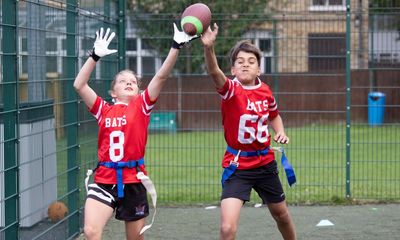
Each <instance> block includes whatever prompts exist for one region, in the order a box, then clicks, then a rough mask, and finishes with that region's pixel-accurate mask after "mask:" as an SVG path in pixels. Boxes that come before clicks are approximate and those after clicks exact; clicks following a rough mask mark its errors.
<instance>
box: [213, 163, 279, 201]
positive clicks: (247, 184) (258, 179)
mask: <svg viewBox="0 0 400 240" xmlns="http://www.w3.org/2000/svg"><path fill="white" fill-rule="evenodd" d="M251 189H254V190H255V191H256V192H257V193H258V195H259V196H260V198H261V199H262V201H263V204H267V203H279V202H282V201H284V200H285V193H284V192H283V188H282V184H281V181H280V179H279V171H278V166H277V163H276V161H273V162H271V163H268V164H267V165H264V166H261V167H258V168H254V169H248V170H236V171H235V172H234V173H233V174H232V175H231V176H230V177H229V178H228V179H227V180H226V181H225V183H224V188H223V190H222V195H221V200H223V199H225V198H238V199H241V200H243V201H244V202H246V201H250V193H251Z"/></svg>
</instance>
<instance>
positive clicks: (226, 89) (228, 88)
mask: <svg viewBox="0 0 400 240" xmlns="http://www.w3.org/2000/svg"><path fill="white" fill-rule="evenodd" d="M234 84H235V83H234V81H233V80H231V79H229V78H226V81H225V84H224V86H223V87H222V88H221V89H217V92H218V94H219V95H220V96H221V98H222V99H223V100H225V101H226V100H229V99H230V98H231V97H232V96H233V94H234V93H235V88H234Z"/></svg>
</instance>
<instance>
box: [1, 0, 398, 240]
mask: <svg viewBox="0 0 400 240" xmlns="http://www.w3.org/2000/svg"><path fill="white" fill-rule="evenodd" d="M163 2H164V4H156V3H153V1H151V0H148V1H126V2H125V1H71V0H67V1H2V2H1V5H0V8H1V23H0V30H1V42H2V44H1V52H0V62H1V64H0V66H1V69H2V71H1V78H0V92H1V97H0V239H18V238H19V239H72V238H74V237H75V236H77V234H79V232H80V231H81V227H82V208H83V203H84V200H85V189H84V184H83V178H84V176H85V173H86V170H87V169H89V168H93V167H94V166H95V165H96V161H97V160H96V149H97V146H96V145H97V123H96V121H95V120H94V118H93V117H92V116H91V115H90V114H89V112H88V111H87V109H86V107H85V105H84V104H83V103H82V102H81V101H80V100H79V98H78V97H77V95H76V93H75V91H74V89H73V87H72V83H73V80H74V78H75V76H76V74H77V72H78V71H79V69H80V66H82V64H83V62H84V61H85V60H86V58H87V50H89V49H91V48H92V44H93V41H94V32H95V31H96V30H97V29H98V28H99V27H100V26H102V27H110V28H111V29H112V30H113V31H116V32H117V36H118V37H116V38H115V39H114V40H113V43H112V46H111V48H116V49H118V50H119V51H118V55H115V56H110V57H106V58H104V59H101V61H100V62H99V63H98V65H97V66H96V71H95V73H93V75H92V79H91V81H90V85H91V86H92V87H93V89H95V91H96V92H97V93H98V94H99V95H101V96H103V97H105V98H107V97H108V96H107V92H108V89H109V84H110V81H111V79H112V78H113V76H114V75H115V73H116V72H117V71H118V70H120V69H124V68H129V69H132V70H134V71H135V72H136V73H137V74H138V75H139V76H140V77H141V78H142V80H143V85H142V89H143V88H144V87H146V85H147V83H148V80H149V79H151V77H152V76H153V75H154V73H155V72H156V71H157V69H158V68H159V67H160V65H161V63H162V61H163V59H164V58H165V56H166V53H167V50H168V49H169V46H170V43H171V38H172V32H173V31H172V22H176V23H179V13H180V12H181V11H182V10H183V9H184V7H185V6H187V5H189V2H190V1H163ZM228 2H229V3H228ZM228 2H226V3H225V1H205V3H207V4H209V6H210V9H211V11H212V12H213V22H216V23H218V25H219V26H220V34H219V36H218V39H217V43H216V51H217V54H218V61H219V63H220V66H221V67H222V68H223V70H224V71H225V72H226V73H227V74H229V72H230V71H229V61H228V59H227V52H228V50H229V49H230V47H232V46H233V44H234V42H235V41H238V40H240V39H251V40H252V41H253V42H254V43H255V44H256V45H257V46H259V47H260V49H261V51H262V54H263V57H262V60H261V70H262V76H261V79H262V80H263V81H265V82H266V83H268V84H269V85H270V86H271V88H272V90H273V91H274V94H275V96H276V98H277V100H278V104H279V109H280V113H281V115H282V117H283V120H284V123H285V127H286V131H287V134H288V135H289V137H290V138H291V143H290V144H289V145H288V146H287V147H286V148H285V149H286V152H287V155H288V157H289V159H290V161H291V162H292V165H293V166H294V168H295V171H296V174H297V177H298V183H297V185H296V186H295V187H294V188H291V189H290V188H286V189H285V190H286V193H287V198H288V201H289V203H304V204H308V203H344V202H347V201H348V200H352V201H397V200H398V199H399V198H400V187H399V184H398V183H399V181H400V174H399V173H400V171H399V170H400V150H399V147H398V146H400V140H399V139H398V136H399V135H400V121H399V119H400V94H399V90H400V81H399V79H400V70H399V69H400V40H399V39H400V34H399V29H400V6H399V5H398V4H397V3H396V2H393V1H369V2H365V1H355V0H354V1H349V0H348V1H344V0H342V1H328V0H325V1H308V0H304V1H260V2H258V1H252V4H246V3H245V1H238V2H237V3H235V1H232V2H230V1H228ZM153 113H154V114H153V116H152V119H151V124H150V128H149V139H148V145H147V151H146V165H147V168H148V172H149V175H150V177H151V178H152V179H153V181H154V182H155V185H156V188H157V192H158V195H159V202H160V203H161V204H164V205H185V204H213V203H214V204H215V203H218V201H219V195H220V192H221V186H220V176H221V173H222V169H221V167H220V162H221V158H222V156H223V153H224V150H225V147H226V146H225V143H224V139H223V132H222V126H221V114H220V99H219V97H218V95H217V94H216V92H215V89H214V88H213V84H212V83H211V80H210V78H209V77H208V76H207V74H206V72H205V69H204V57H203V55H202V46H201V43H200V41H199V40H195V41H193V42H191V43H190V44H189V46H188V47H185V48H183V49H182V50H181V53H180V56H179V59H178V62H177V64H176V67H175V71H174V73H173V74H172V75H171V78H170V79H169V80H168V83H167V85H166V86H165V88H164V89H163V91H162V94H161V96H160V98H159V100H158V102H157V104H156V109H155V110H154V112H153ZM277 157H280V156H279V155H277ZM281 176H282V182H283V183H284V185H285V186H286V180H285V179H284V177H283V176H284V175H283V174H281ZM54 201H62V202H64V203H65V204H66V205H67V206H68V210H69V212H68V215H67V217H66V218H64V219H63V220H62V221H58V222H51V221H50V220H49V219H48V218H47V208H48V206H49V205H50V204H51V203H52V202H54ZM252 201H254V202H258V201H259V199H258V197H257V196H256V195H253V196H252Z"/></svg>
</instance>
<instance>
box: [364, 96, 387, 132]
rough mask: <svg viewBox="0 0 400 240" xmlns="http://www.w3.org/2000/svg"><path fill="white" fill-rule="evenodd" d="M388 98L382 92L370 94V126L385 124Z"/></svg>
mask: <svg viewBox="0 0 400 240" xmlns="http://www.w3.org/2000/svg"><path fill="white" fill-rule="evenodd" d="M385 99H386V96H385V94H384V93H381V92H370V93H369V94H368V124H369V125H370V126H380V125H382V123H383V116H384V113H385Z"/></svg>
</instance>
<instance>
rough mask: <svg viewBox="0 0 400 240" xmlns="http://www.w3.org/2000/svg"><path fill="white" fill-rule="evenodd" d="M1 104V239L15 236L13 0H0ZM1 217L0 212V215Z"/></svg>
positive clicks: (15, 57) (14, 11)
mask: <svg viewBox="0 0 400 240" xmlns="http://www.w3.org/2000/svg"><path fill="white" fill-rule="evenodd" d="M2 3H3V7H2V23H3V24H2V28H3V34H2V36H3V37H2V46H3V62H2V64H3V66H2V69H3V70H5V71H3V81H4V87H3V93H2V96H3V104H4V109H3V110H4V114H3V116H4V199H5V200H4V205H5V207H4V216H5V219H4V220H5V225H4V226H5V235H4V239H19V231H18V228H19V216H18V213H19V188H18V161H17V152H18V128H17V126H18V114H19V113H18V87H17V84H18V80H17V79H18V72H17V55H16V53H17V41H18V37H17V29H16V23H17V5H16V4H17V1H2ZM0 217H1V216H0ZM0 238H2V237H1V236H0Z"/></svg>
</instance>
